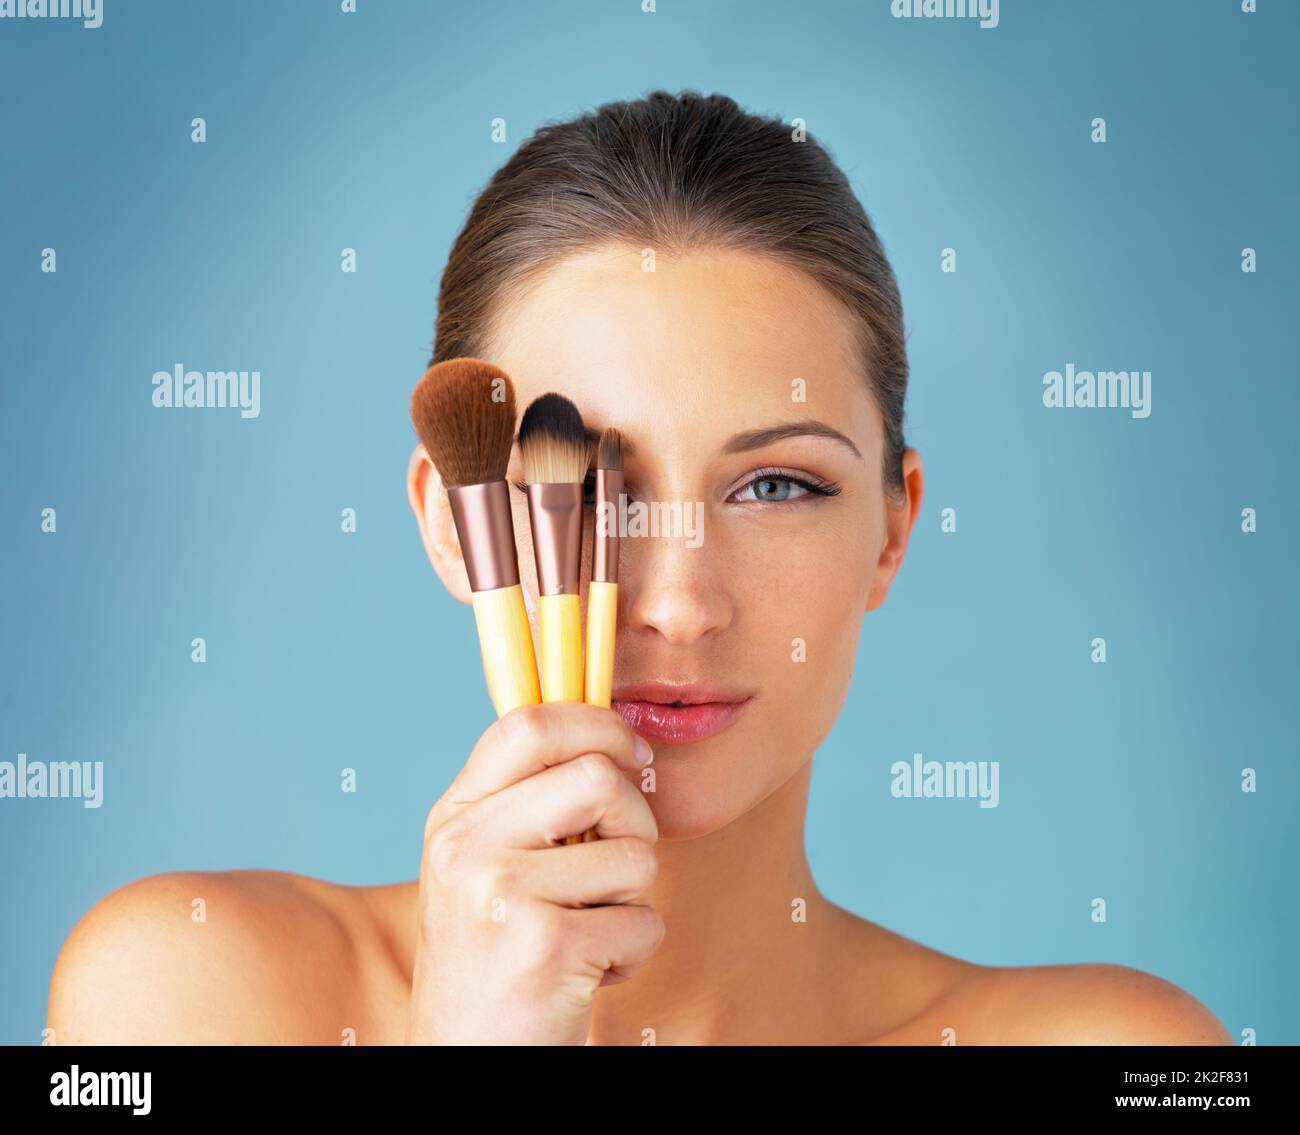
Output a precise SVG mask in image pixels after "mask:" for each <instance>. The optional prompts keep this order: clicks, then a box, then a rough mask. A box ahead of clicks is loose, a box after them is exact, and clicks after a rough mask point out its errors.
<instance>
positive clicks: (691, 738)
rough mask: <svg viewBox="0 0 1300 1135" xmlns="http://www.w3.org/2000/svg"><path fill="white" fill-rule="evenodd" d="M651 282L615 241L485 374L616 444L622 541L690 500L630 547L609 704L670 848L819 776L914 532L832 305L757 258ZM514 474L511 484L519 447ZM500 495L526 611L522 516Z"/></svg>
mask: <svg viewBox="0 0 1300 1135" xmlns="http://www.w3.org/2000/svg"><path fill="white" fill-rule="evenodd" d="M642 264H643V261H642V256H641V252H640V250H639V249H635V248H628V247H624V246H621V245H620V246H614V245H610V246H606V247H602V248H600V249H597V250H594V251H590V252H584V253H582V254H578V255H574V256H571V257H569V258H567V259H565V260H563V261H561V262H559V263H558V264H557V265H555V266H553V267H552V268H550V269H548V270H547V271H546V272H545V273H544V274H543V275H542V276H541V277H539V278H538V279H537V280H536V281H535V282H534V283H533V284H531V285H530V286H528V287H527V288H526V289H525V290H523V291H522V294H520V295H517V296H515V297H513V298H512V299H510V300H509V301H508V302H506V303H505V304H504V306H503V307H502V309H501V311H500V312H499V315H498V318H497V320H496V324H495V327H494V333H493V335H492V336H491V346H490V349H489V350H485V351H484V357H485V358H487V359H489V360H490V361H491V362H493V363H495V364H496V365H498V366H500V367H501V368H502V369H503V370H504V371H505V372H506V373H507V374H509V375H510V376H511V378H512V379H513V381H514V383H515V393H516V397H517V399H518V405H519V411H520V413H521V414H522V412H523V410H524V408H525V407H527V405H528V403H529V402H530V401H531V400H532V399H534V398H536V397H537V396H538V395H540V394H543V393H545V392H546V391H550V390H555V391H559V392H560V393H562V394H564V395H566V396H567V397H569V398H570V399H572V400H573V402H574V403H575V404H576V406H577V407H578V409H579V411H580V412H581V414H582V416H583V419H584V421H585V423H586V424H587V426H588V427H589V428H591V429H592V430H594V431H597V432H598V431H599V430H601V429H603V428H604V427H606V426H614V427H616V428H617V429H618V430H619V431H620V432H621V433H622V436H623V439H624V470H625V479H626V492H627V495H628V506H629V510H631V511H630V512H629V525H632V524H635V521H634V519H633V517H634V514H635V512H636V510H637V509H638V507H640V508H643V509H644V510H645V511H644V512H643V513H642V516H643V517H644V518H645V519H646V528H648V527H649V523H648V521H649V516H650V510H651V508H660V509H662V508H663V507H664V506H668V507H669V508H670V509H673V510H676V508H677V506H680V515H681V517H682V518H683V524H682V527H681V528H680V529H678V530H676V531H674V532H672V533H671V534H669V535H664V534H663V533H662V532H661V534H660V535H658V536H651V535H643V536H632V535H626V536H624V538H623V539H622V540H621V544H620V552H619V581H618V582H619V625H618V639H617V652H616V660H615V672H614V698H615V708H616V709H619V711H620V712H621V713H623V715H624V717H626V718H627V719H628V720H629V722H630V723H631V724H632V725H633V726H634V727H635V728H637V729H638V731H639V732H641V733H642V734H643V735H645V736H646V737H647V739H649V740H650V741H651V743H652V745H653V747H654V750H655V760H654V766H653V767H654V769H655V770H656V784H655V792H654V793H653V794H651V795H650V796H648V799H649V801H650V804H651V807H652V808H653V810H654V812H655V816H656V819H657V821H658V824H659V829H660V835H661V837H662V838H668V839H684V838H690V837H693V836H698V835H703V834H706V833H708V832H711V831H715V830H717V829H719V828H721V827H723V826H725V825H726V824H728V823H729V822H731V821H732V820H733V819H735V818H736V817H738V816H740V815H742V814H744V813H745V812H747V811H748V810H749V809H751V808H753V807H754V806H755V805H756V804H758V803H759V802H760V801H762V800H763V799H764V798H765V797H767V796H768V795H769V794H770V793H771V792H773V791H775V790H776V789H777V788H779V787H780V786H781V785H782V784H784V783H786V781H787V780H789V778H790V777H791V776H792V774H794V773H795V772H796V771H798V770H799V769H800V768H801V767H802V766H803V765H804V764H805V763H806V762H807V761H808V760H809V759H810V758H811V756H812V753H813V751H814V750H815V749H816V747H817V746H818V745H819V744H820V743H821V741H822V739H823V738H824V737H825V736H826V734H827V732H828V731H829V730H830V728H831V725H832V724H833V722H834V720H835V717H836V715H837V714H838V712H839V708H840V706H841V704H842V701H843V699H844V696H845V693H846V690H847V688H848V685H849V680H850V676H851V673H852V669H853V662H854V657H855V653H856V646H857V640H858V630H859V624H860V621H861V617H862V615H863V613H864V612H865V611H866V610H868V609H870V608H871V607H874V606H876V605H878V604H879V603H880V602H882V601H883V599H884V595H885V591H886V590H887V588H888V585H889V582H890V580H891V579H892V576H893V573H894V572H895V571H896V570H897V566H898V562H899V561H900V560H901V554H902V548H903V546H905V544H906V539H907V531H908V530H909V529H910V523H911V521H910V518H908V510H907V506H906V505H902V506H899V505H893V506H891V504H890V501H889V499H888V498H887V496H886V494H885V491H884V485H883V482H882V475H881V457H882V446H883V438H884V434H883V430H882V426H881V422H880V418H879V414H878V411H877V409H876V407H875V403H874V400H873V399H872V397H871V396H870V394H869V392H868V389H867V386H866V384H865V381H864V377H863V374H862V372H861V369H860V367H859V364H858V363H857V361H856V356H855V351H854V346H853V342H852V331H853V328H852V324H851V322H850V319H849V317H848V315H847V313H846V312H844V311H843V309H841V308H840V307H839V306H838V304H837V302H836V300H835V299H834V298H833V297H832V296H831V294H830V293H829V292H827V291H825V290H824V289H823V288H822V286H821V285H819V284H818V283H817V282H816V281H814V280H813V279H812V278H811V277H809V276H806V275H805V274H803V273H802V272H799V271H797V270H796V269H793V268H790V267H787V266H785V265H783V264H782V263H780V262H778V261H776V260H773V259H771V258H768V257H764V256H761V255H758V254H754V253H748V252H741V251H734V250H698V251H692V252H690V253H687V254H685V255H683V256H680V257H671V258H670V257H668V256H666V255H662V254H661V255H659V256H658V258H657V263H656V264H655V268H654V271H643V269H642ZM909 461H913V462H914V461H915V458H914V456H913V455H909ZM507 476H508V478H509V480H510V481H511V482H512V483H514V482H521V481H522V479H523V470H522V463H521V461H520V458H519V450H518V445H516V446H515V450H514V452H513V454H512V456H511V462H510V468H509V471H508V474H507ZM913 488H914V493H913V496H914V498H915V497H917V496H918V495H919V474H918V475H917V476H916V478H915V480H914V484H913ZM589 495H590V486H589ZM512 498H513V501H514V506H515V533H516V538H517V542H518V548H519V560H520V573H521V578H522V580H523V584H524V589H525V592H526V594H527V595H528V597H529V603H530V608H531V609H534V610H535V607H536V603H535V597H536V594H537V587H536V573H535V570H534V566H533V551H532V539H531V534H530V532H529V526H528V512H527V506H526V501H525V498H524V495H523V493H522V492H512ZM674 502H675V503H674ZM914 503H916V504H919V500H915V501H914ZM664 515H665V513H663V512H661V513H660V518H661V519H663V517H664ZM666 515H668V516H669V517H672V516H673V515H674V512H673V511H670V512H668V513H667V514H666ZM687 521H692V522H693V525H694V527H693V528H688V526H687V523H686V522H687ZM594 522H595V512H594V507H593V508H591V509H589V510H588V513H587V519H586V525H587V531H588V532H590V530H591V528H592V527H593V526H594ZM632 530H635V529H632ZM900 536H901V542H900ZM585 545H586V548H585V551H584V556H585V562H584V571H583V591H584V596H585V590H586V583H587V580H588V578H589V574H590V545H591V540H590V537H588V538H587V539H586V540H585ZM584 605H585V598H584ZM701 699H704V700H706V701H707V702H709V703H712V704H705V705H702V706H697V707H696V708H694V709H690V708H685V707H678V708H673V707H672V706H671V705H665V704H662V703H672V702H698V701H700V700H701ZM718 702H722V703H723V704H721V705H719V704H717V703H718ZM656 703H660V704H656Z"/></svg>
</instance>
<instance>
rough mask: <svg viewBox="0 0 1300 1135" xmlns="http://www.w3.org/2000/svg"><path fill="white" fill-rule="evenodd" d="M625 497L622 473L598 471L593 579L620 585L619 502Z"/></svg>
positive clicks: (610, 470)
mask: <svg viewBox="0 0 1300 1135" xmlns="http://www.w3.org/2000/svg"><path fill="white" fill-rule="evenodd" d="M622 494H623V470H622V469H600V468H597V470H596V532H595V534H594V536H593V537H592V541H591V544H592V553H591V578H592V579H593V580H597V581H599V582H601V583H617V582H618V498H619V497H620V496H622Z"/></svg>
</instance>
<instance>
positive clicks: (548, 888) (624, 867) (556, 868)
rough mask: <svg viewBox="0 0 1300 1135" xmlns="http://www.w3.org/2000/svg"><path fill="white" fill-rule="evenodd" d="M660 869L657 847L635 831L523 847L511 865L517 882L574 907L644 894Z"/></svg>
mask: <svg viewBox="0 0 1300 1135" xmlns="http://www.w3.org/2000/svg"><path fill="white" fill-rule="evenodd" d="M658 870H659V861H658V857H657V856H656V855H655V850H654V847H653V846H652V845H651V844H649V843H647V842H646V841H645V840H643V839H637V838H636V837H634V836H623V837H620V838H618V839H602V840H598V841H595V842H593V843H579V844H574V845H573V846H572V847H550V848H543V849H541V850H538V851H521V852H518V853H517V854H516V856H515V858H514V859H513V860H512V861H511V864H510V873H511V876H512V879H513V881H514V884H515V885H516V886H518V887H519V888H520V890H522V891H523V892H524V893H525V894H528V895H530V896H531V897H533V898H535V899H540V900H542V901H544V902H551V903H555V904H556V905H557V906H566V907H573V908H581V907H588V906H603V905H611V904H614V903H624V902H628V901H629V900H631V899H634V898H637V897H638V896H640V895H644V894H645V893H646V892H647V891H648V890H649V889H650V886H651V885H652V884H653V883H654V880H655V876H656V875H657V874H658Z"/></svg>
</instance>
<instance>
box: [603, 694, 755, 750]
mask: <svg viewBox="0 0 1300 1135" xmlns="http://www.w3.org/2000/svg"><path fill="white" fill-rule="evenodd" d="M752 700H753V695H751V694H744V693H738V692H735V691H731V690H719V689H712V688H710V687H707V686H703V685H695V684H692V683H681V684H678V683H671V682H647V683H643V684H640V685H635V686H621V687H620V688H619V689H617V690H615V691H614V697H613V699H612V706H613V708H614V709H615V710H617V711H618V712H619V713H620V714H621V715H622V717H623V720H624V721H626V722H627V723H628V724H629V725H630V726H631V727H632V728H633V730H635V731H636V732H637V733H639V734H640V735H641V736H642V737H644V738H645V739H646V740H647V741H656V742H658V743H659V744H661V745H685V744H689V743H690V742H692V741H703V740H704V739H705V738H707V737H712V736H714V735H715V734H718V733H721V732H722V731H723V730H724V729H726V728H727V726H728V725H730V724H731V723H732V722H733V721H735V720H736V718H737V717H739V716H740V714H741V713H743V712H744V709H745V706H747V705H748V704H749V703H750V702H751V701H752Z"/></svg>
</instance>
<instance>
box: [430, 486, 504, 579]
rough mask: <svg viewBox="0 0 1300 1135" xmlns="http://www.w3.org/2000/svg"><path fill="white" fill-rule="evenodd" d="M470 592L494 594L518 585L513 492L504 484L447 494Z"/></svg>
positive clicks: (464, 488)
mask: <svg viewBox="0 0 1300 1135" xmlns="http://www.w3.org/2000/svg"><path fill="white" fill-rule="evenodd" d="M447 499H448V500H450V501H451V515H452V519H453V520H455V522H456V535H457V536H458V537H460V550H461V554H462V555H463V556H464V557H465V570H466V572H468V573H469V587H470V590H471V591H495V590H496V589H497V588H498V587H513V586H514V585H515V584H516V583H518V582H519V558H518V555H517V554H516V552H515V525H514V521H513V519H512V518H511V516H510V488H509V486H508V485H507V484H506V483H505V482H504V481H487V482H486V483H484V484H482V485H453V486H451V487H450V488H449V489H448V490H447Z"/></svg>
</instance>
